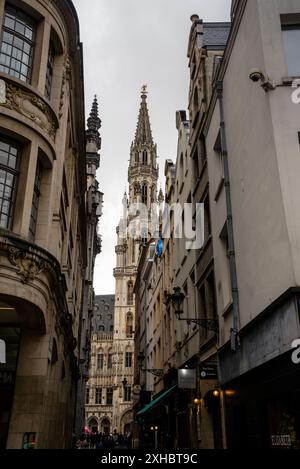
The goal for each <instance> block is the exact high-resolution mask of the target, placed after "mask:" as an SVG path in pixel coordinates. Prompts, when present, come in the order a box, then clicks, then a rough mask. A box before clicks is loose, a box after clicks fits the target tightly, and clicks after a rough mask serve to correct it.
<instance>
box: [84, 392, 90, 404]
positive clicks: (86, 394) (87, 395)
mask: <svg viewBox="0 0 300 469" xmlns="http://www.w3.org/2000/svg"><path fill="white" fill-rule="evenodd" d="M85 403H86V404H89V403H90V388H86V392H85Z"/></svg>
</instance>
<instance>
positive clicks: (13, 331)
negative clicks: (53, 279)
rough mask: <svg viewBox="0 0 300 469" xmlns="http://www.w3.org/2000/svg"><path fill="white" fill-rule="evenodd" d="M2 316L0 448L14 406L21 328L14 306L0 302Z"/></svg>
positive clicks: (0, 324)
mask: <svg viewBox="0 0 300 469" xmlns="http://www.w3.org/2000/svg"><path fill="white" fill-rule="evenodd" d="M7 313H9V314H10V321H8V319H9V318H5V319H4V316H5V315H6V314H7ZM1 316H2V318H1V319H0V321H1V322H0V340H1V343H2V351H3V353H2V356H1V360H0V449H4V448H5V447H6V441H7V436H8V430H9V422H10V417H11V411H12V406H13V398H14V387H15V379H16V371H17V364H18V352H19V344H20V335H21V329H20V327H19V325H18V324H17V321H16V322H15V323H13V319H15V320H16V319H17V317H16V312H15V310H14V308H10V307H9V306H8V305H6V304H5V303H3V302H0V317H1ZM6 320H7V321H8V322H7V323H5V322H6Z"/></svg>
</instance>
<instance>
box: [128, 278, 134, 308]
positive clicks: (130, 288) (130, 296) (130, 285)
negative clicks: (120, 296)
mask: <svg viewBox="0 0 300 469" xmlns="http://www.w3.org/2000/svg"><path fill="white" fill-rule="evenodd" d="M127 304H128V305H133V282H132V281H131V280H130V281H129V282H128V284H127Z"/></svg>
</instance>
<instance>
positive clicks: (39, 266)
mask: <svg viewBox="0 0 300 469" xmlns="http://www.w3.org/2000/svg"><path fill="white" fill-rule="evenodd" d="M8 258H9V261H10V263H11V264H12V265H15V266H16V267H17V268H18V275H20V277H21V279H22V283H28V282H29V281H31V280H34V279H35V278H36V277H37V276H38V275H39V274H40V273H41V272H42V271H43V270H44V269H45V263H44V261H43V260H41V259H38V258H37V257H36V256H34V255H31V254H29V253H27V252H25V251H22V250H20V249H18V248H14V247H11V248H9V257H8Z"/></svg>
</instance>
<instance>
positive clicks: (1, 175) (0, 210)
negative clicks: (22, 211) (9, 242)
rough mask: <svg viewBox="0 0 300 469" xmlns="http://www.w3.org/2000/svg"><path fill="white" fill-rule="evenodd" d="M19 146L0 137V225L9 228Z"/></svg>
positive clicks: (13, 201)
mask: <svg viewBox="0 0 300 469" xmlns="http://www.w3.org/2000/svg"><path fill="white" fill-rule="evenodd" d="M19 159H20V149H19V147H18V146H17V145H16V144H15V143H13V142H10V141H8V140H6V139H4V138H3V137H0V227H1V228H6V229H10V228H11V224H12V217H13V211H14V205H15V198H16V189H17V179H18V167H19Z"/></svg>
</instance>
